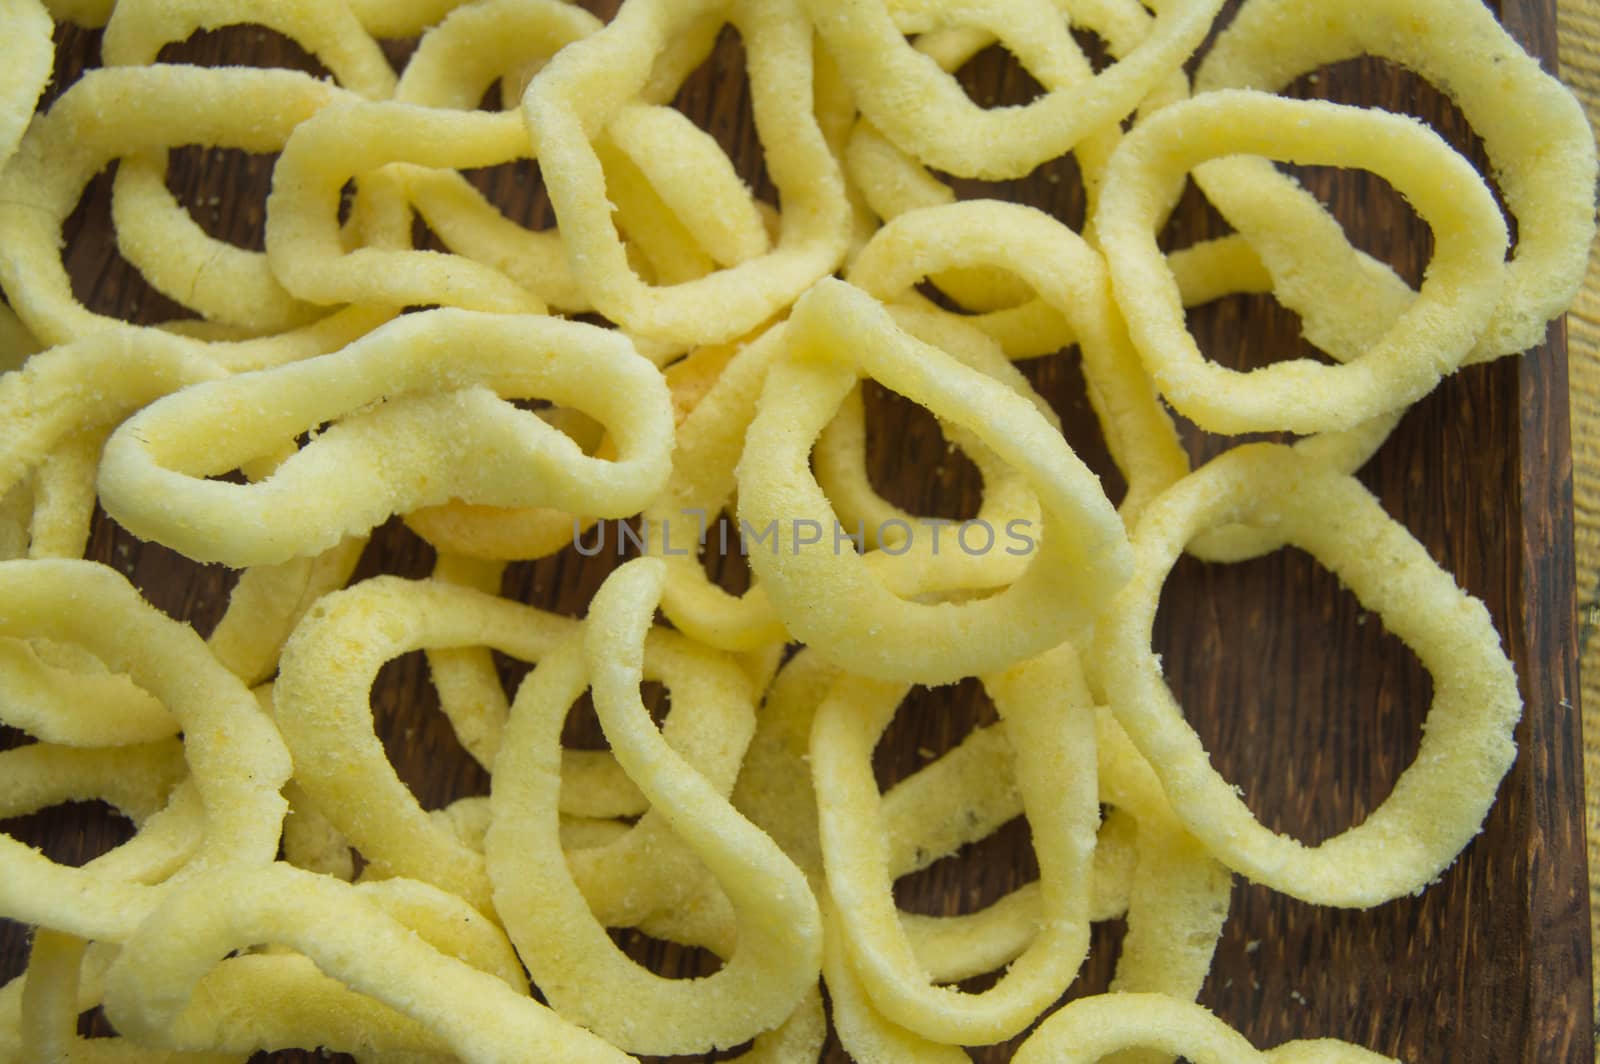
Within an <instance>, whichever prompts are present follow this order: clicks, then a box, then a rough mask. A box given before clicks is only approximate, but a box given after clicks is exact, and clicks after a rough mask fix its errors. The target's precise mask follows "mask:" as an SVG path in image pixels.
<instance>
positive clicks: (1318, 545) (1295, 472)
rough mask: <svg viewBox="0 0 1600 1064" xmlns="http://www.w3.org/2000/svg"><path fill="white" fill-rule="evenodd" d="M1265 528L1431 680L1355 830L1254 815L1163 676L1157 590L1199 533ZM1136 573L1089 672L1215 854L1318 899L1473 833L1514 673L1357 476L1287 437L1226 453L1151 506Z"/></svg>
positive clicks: (1364, 883) (1412, 864) (1419, 884)
mask: <svg viewBox="0 0 1600 1064" xmlns="http://www.w3.org/2000/svg"><path fill="white" fill-rule="evenodd" d="M1241 520H1242V521H1246V522H1247V523H1255V524H1267V525H1270V526H1272V527H1273V529H1274V532H1275V534H1278V535H1281V536H1282V537H1283V538H1284V540H1285V541H1286V542H1288V543H1290V544H1292V545H1294V546H1298V547H1300V548H1302V549H1304V550H1306V551H1308V552H1310V553H1311V554H1312V556H1314V557H1315V558H1317V559H1318V560H1319V561H1320V562H1322V564H1323V565H1325V566H1327V567H1328V568H1329V569H1331V570H1332V571H1333V572H1334V573H1335V574H1336V575H1338V577H1339V578H1340V580H1341V581H1342V582H1343V583H1344V584H1345V585H1346V586H1347V587H1349V588H1350V590H1351V591H1353V592H1354V593H1355V595H1356V597H1357V598H1358V599H1359V600H1360V601H1361V604H1362V606H1363V608H1364V609H1367V610H1369V611H1371V612H1374V613H1376V614H1378V615H1379V616H1380V617H1382V618H1383V621H1384V625H1385V626H1386V627H1387V628H1388V630H1389V631H1390V632H1392V633H1394V634H1395V635H1396V636H1397V637H1399V638H1400V639H1401V641H1403V642H1404V643H1406V645H1407V646H1409V647H1411V648H1412V650H1413V651H1414V652H1415V653H1416V654H1417V656H1418V658H1419V659H1420V660H1421V662H1422V664H1423V666H1424V667H1425V668H1427V669H1428V671H1429V672H1430V673H1431V674H1432V675H1433V704H1432V706H1431V707H1430V708H1429V710H1428V714H1427V716H1426V718H1425V719H1424V722H1423V734H1422V745H1421V747H1420V748H1419V750H1418V752H1417V758H1416V760H1415V761H1413V762H1412V763H1411V765H1410V766H1409V767H1407V768H1406V769H1405V771H1404V772H1403V773H1402V774H1401V776H1400V778H1399V780H1397V781H1396V783H1395V787H1394V790H1393V791H1392V792H1391V794H1390V795H1389V797H1388V798H1386V799H1385V800H1384V801H1383V802H1382V804H1380V805H1379V806H1378V807H1377V808H1376V809H1374V810H1373V811H1372V812H1371V813H1370V814H1368V816H1367V818H1366V820H1364V821H1363V822H1362V823H1361V824H1359V825H1357V826H1355V827H1352V828H1349V829H1348V830H1346V831H1345V832H1343V833H1341V834H1339V835H1336V836H1334V837H1332V838H1329V839H1327V840H1326V841H1324V842H1322V843H1321V844H1319V845H1317V846H1310V847H1308V846H1305V845H1303V844H1302V843H1300V842H1299V841H1297V840H1295V839H1292V838H1289V837H1287V836H1282V835H1276V834H1274V833H1273V832H1271V831H1270V830H1268V829H1267V828H1265V827H1263V826H1262V825H1261V824H1260V823H1259V822H1258V821H1257V820H1256V819H1255V817H1254V816H1253V815H1252V814H1251V812H1250V810H1249V809H1248V808H1247V807H1246V806H1245V804H1244V802H1243V801H1242V800H1241V799H1240V797H1239V795H1238V793H1237V792H1236V791H1235V789H1234V788H1233V787H1232V786H1231V785H1229V784H1228V783H1227V782H1226V781H1225V780H1224V779H1223V778H1222V777H1221V776H1220V775H1219V774H1218V773H1217V772H1216V770H1215V769H1214V768H1212V767H1211V763H1210V759H1209V757H1208V756H1207V754H1206V751H1205V749H1204V747H1203V746H1202V745H1201V743H1200V739H1199V736H1197V735H1196V734H1195V732H1194V729H1193V728H1192V727H1191V726H1190V725H1189V724H1187V723H1186V722H1185V721H1184V720H1183V712H1182V710H1181V709H1180V708H1179V706H1178V705H1177V703H1176V702H1175V701H1174V700H1173V697H1172V693H1171V691H1170V690H1169V689H1168V688H1167V686H1166V684H1165V682H1164V681H1163V680H1162V678H1161V666H1160V663H1159V661H1158V660H1157V659H1156V657H1155V655H1154V654H1153V653H1152V651H1151V649H1150V635H1151V629H1152V625H1153V622H1154V618H1155V612H1156V606H1157V603H1158V600H1159V598H1160V593H1161V585H1162V583H1163V582H1164V580H1165V579H1166V575H1167V573H1168V571H1169V570H1170V569H1171V567H1172V565H1173V563H1174V562H1175V561H1176V560H1177V558H1178V556H1179V554H1180V553H1181V552H1182V551H1183V548H1184V545H1185V544H1186V543H1187V542H1188V541H1189V540H1190V539H1191V538H1193V537H1194V536H1195V535H1196V534H1198V533H1199V532H1201V531H1203V530H1205V529H1207V528H1214V527H1217V526H1218V525H1221V524H1225V523H1230V522H1234V521H1241ZM1133 540H1134V551H1135V554H1136V556H1137V558H1138V563H1137V568H1136V570H1135V576H1134V579H1133V581H1132V582H1131V583H1130V584H1129V585H1128V586H1127V588H1125V589H1124V591H1123V592H1122V593H1121V594H1120V595H1119V596H1118V599H1117V602H1116V603H1115V604H1114V606H1113V607H1112V610H1111V612H1109V613H1108V614H1107V615H1106V620H1105V621H1104V623H1103V627H1102V629H1101V631H1100V633H1099V637H1100V643H1099V648H1100V653H1099V661H1098V667H1099V680H1100V682H1101V683H1102V684H1103V685H1104V689H1105V692H1106V695H1107V697H1108V699H1109V701H1110V704H1111V707H1112V709H1113V710H1115V712H1116V715H1117V719H1118V721H1120V722H1121V724H1122V725H1123V727H1124V728H1126V729H1127V732H1128V735H1129V737H1130V738H1132V740H1133V741H1134V743H1135V744H1136V745H1137V746H1138V748H1139V751H1140V752H1141V753H1142V754H1144V756H1145V757H1146V758H1147V759H1148V760H1149V762H1150V765H1151V766H1152V767H1153V768H1154V769H1155V771H1156V774H1157V775H1158V776H1159V777H1160V779H1161V785H1162V787H1163V788H1164V789H1165V790H1166V792H1167V797H1168V799H1169V801H1170V802H1171V805H1172V809H1173V811H1174V812H1175V813H1176V814H1177V816H1178V817H1179V819H1180V820H1182V821H1183V824H1184V826H1185V827H1186V828H1188V829H1189V831H1190V832H1192V833H1193V834H1194V835H1195V837H1196V838H1198V839H1199V840H1200V841H1201V842H1203V843H1204V844H1205V846H1206V848H1207V849H1208V850H1210V851H1211V854H1212V855H1213V856H1214V857H1215V858H1216V859H1217V860H1219V861H1221V862H1222V863H1223V864H1225V865H1227V866H1228V867H1229V868H1231V869H1233V870H1234V871H1236V872H1240V873H1242V874H1243V875H1245V876H1248V877H1249V878H1250V879H1252V880H1255V881H1256V882H1258V883H1262V884H1264V885H1266V886H1269V887H1271V888H1272V889H1274V890H1277V891H1281V892H1282V893H1285V894H1289V895H1291V896H1293V897H1296V898H1300V899H1302V900H1304V901H1309V902H1312V903H1314V904H1319V905H1335V906H1345V907H1366V906H1371V905H1377V904H1380V903H1382V902H1385V901H1388V900H1390V899H1391V898H1396V897H1399V896H1400V895H1402V894H1406V893H1410V892H1413V891H1417V890H1421V889H1422V888H1423V887H1425V886H1426V885H1427V884H1428V883H1430V882H1432V881H1433V879H1434V878H1435V877H1436V876H1438V874H1439V873H1440V872H1441V871H1443V870H1444V868H1445V867H1446V866H1447V865H1449V864H1450V862H1451V861H1453V860H1454V859H1455V857H1456V855H1457V854H1459V853H1460V851H1461V849H1462V848H1463V847H1464V846H1466V844H1467V843H1468V842H1469V841H1471V839H1472V837H1473V836H1474V835H1476V834H1477V833H1478V831H1479V830H1480V828H1481V827H1482V824H1483V818H1484V814H1485V813H1486V812H1487V811H1488V808H1489V805H1490V803H1491V802H1492V801H1493V800H1494V793H1495V789H1496V788H1497V787H1498V785H1499V783H1500V779H1501V777H1503V776H1504V775H1505V773H1506V771H1507V770H1508V769H1509V768H1510V766H1511V762H1512V760H1513V758H1514V757H1515V756H1516V744H1515V743H1514V742H1513V740H1512V735H1511V733H1512V729H1513V728H1514V727H1515V726H1516V723H1517V720H1518V718H1519V717H1520V715H1521V712H1522V701H1521V698H1520V696H1519V695H1518V693H1517V682H1516V675H1515V673H1514V672H1513V671H1512V668H1511V663H1510V662H1509V661H1507V660H1506V657H1505V654H1504V652H1503V651H1502V650H1501V648H1500V639H1499V636H1498V635H1497V634H1496V632H1495V630H1494V625H1493V623H1492V622H1491V621H1490V619H1489V615H1488V612H1487V611H1486V610H1485V609H1484V608H1483V604H1482V603H1480V602H1479V601H1478V600H1476V599H1474V598H1472V597H1470V596H1469V595H1467V594H1466V592H1464V591H1462V590H1461V589H1460V588H1458V587H1457V586H1456V584H1455V581H1454V580H1452V579H1451V577H1450V575H1449V574H1448V573H1446V572H1445V571H1444V570H1442V569H1440V568H1439V567H1438V566H1437V565H1436V564H1435V563H1434V561H1433V559H1432V558H1431V557H1430V556H1429V555H1428V552H1427V551H1426V550H1425V549H1424V548H1423V547H1422V546H1421V545H1420V544H1419V543H1418V542H1417V541H1416V540H1415V539H1414V538H1412V536H1411V534H1410V533H1409V532H1407V531H1406V530H1405V528H1404V527H1402V526H1401V525H1399V524H1397V523H1396V522H1395V521H1394V520H1392V519H1391V518H1390V517H1389V516H1388V515H1387V514H1385V513H1384V512H1383V508H1382V507H1381V506H1380V505H1379V503H1378V501H1377V500H1376V499H1375V498H1373V497H1372V496H1371V495H1370V494H1369V493H1368V492H1367V491H1366V489H1365V488H1363V487H1362V486H1361V484H1360V483H1359V482H1358V481H1356V480H1355V479H1354V478H1352V477H1349V476H1346V475H1344V474H1340V473H1338V472H1335V471H1333V470H1331V469H1328V468H1327V467H1326V466H1323V465H1322V464H1320V463H1318V462H1315V461H1313V460H1311V459H1307V458H1304V457H1303V456H1300V455H1298V454H1296V453H1295V452H1294V451H1293V450H1291V449H1289V448H1285V447H1281V446H1272V445H1262V444H1252V445H1247V446H1244V447H1239V448H1236V449H1234V450H1232V451H1229V452H1227V453H1226V454H1224V455H1222V456H1221V457H1220V458H1217V459H1215V460H1214V461H1212V462H1211V463H1209V464H1208V465H1206V466H1205V467H1204V468H1202V469H1200V470H1199V471H1197V472H1195V473H1193V474H1191V475H1190V476H1188V477H1186V478H1185V479H1183V480H1182V481H1180V482H1179V483H1177V484H1176V485H1174V486H1173V487H1172V488H1171V489H1169V490H1168V491H1167V492H1165V493H1164V494H1162V495H1161V496H1160V497H1159V498H1157V500H1156V501H1155V502H1153V503H1151V505H1150V507H1149V509H1147V510H1146V512H1145V516H1144V517H1143V518H1141V520H1140V522H1139V525H1138V527H1137V528H1136V529H1135V530H1134V537H1133Z"/></svg>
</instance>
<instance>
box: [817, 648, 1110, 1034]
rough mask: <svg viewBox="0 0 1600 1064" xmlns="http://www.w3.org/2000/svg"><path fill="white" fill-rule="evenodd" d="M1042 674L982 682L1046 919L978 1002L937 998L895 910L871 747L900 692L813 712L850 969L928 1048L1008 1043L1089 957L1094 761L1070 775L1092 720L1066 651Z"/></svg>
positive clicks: (823, 809)
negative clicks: (1002, 736) (1021, 813)
mask: <svg viewBox="0 0 1600 1064" xmlns="http://www.w3.org/2000/svg"><path fill="white" fill-rule="evenodd" d="M1047 661H1048V664H1046V663H1045V662H1044V661H1039V662H1033V663H1030V664H1029V665H1027V666H1024V667H1023V668H1022V669H1019V670H1018V671H1017V672H1016V673H1015V674H1007V675H1004V676H996V677H990V678H988V679H986V681H985V686H986V687H987V688H989V690H990V691H991V694H992V695H993V697H994V701H995V706H996V708H997V709H998V710H999V712H1000V714H1001V717H1002V719H1003V720H1004V721H1005V722H1006V731H1007V736H1008V737H1009V738H1010V739H1011V748H1012V751H1013V754H1014V757H1015V766H1016V775H1017V788H1018V790H1019V791H1020V793H1021V795H1022V803H1023V808H1024V810H1025V811H1026V814H1027V816H1028V820H1029V822H1030V824H1031V826H1032V828H1033V847H1034V852H1035V853H1036V854H1037V855H1038V858H1039V870H1040V880H1039V882H1040V885H1041V889H1042V902H1043V904H1042V908H1043V917H1042V920H1041V923H1040V931H1039V935H1038V936H1037V937H1036V938H1035V939H1034V940H1033V942H1032V943H1031V944H1030V945H1029V946H1028V948H1027V949H1026V950H1024V951H1023V953H1022V955H1021V956H1020V957H1018V958H1017V959H1016V960H1015V961H1013V962H1012V963H1011V965H1010V966H1009V967H1008V968H1007V971H1006V974H1005V975H1004V976H1003V977H1002V978H1001V980H1000V982H998V983H996V984H995V986H994V987H993V988H992V989H990V990H986V991H984V992H983V993H981V994H966V993H962V992H960V991H958V990H955V989H951V988H946V987H938V986H935V985H933V983H932V980H931V979H930V978H929V976H928V974H927V973H926V972H925V971H923V970H921V967H920V965H919V964H918V963H917V960H916V956H915V954H914V953H913V951H912V949H911V944H910V942H909V940H908V939H907V938H906V935H905V932H904V930H903V928H902V926H901V923H900V919H899V915H898V913H897V911H896V909H895V907H894V898H893V894H892V892H891V890H890V887H891V885H892V882H893V880H892V877H891V874H890V865H889V841H888V836H887V832H886V831H885V830H884V822H883V818H882V812H881V803H882V798H881V796H880V795H879V794H878V790H877V784H876V783H875V782H874V780H873V776H872V748H873V746H874V745H875V744H876V742H877V739H878V738H879V736H880V735H881V734H882V732H883V729H884V728H885V727H886V726H887V724H888V723H889V719H890V718H891V717H892V716H893V715H894V710H895V707H896V706H897V705H898V704H899V702H900V700H901V698H902V697H903V696H904V693H905V692H904V688H903V687H900V686H898V685H892V684H883V683H869V682H866V681H861V680H844V681H841V682H840V683H839V684H836V685H835V687H834V688H833V690H832V691H831V692H830V693H829V696H828V698H827V699H826V700H825V701H824V702H823V703H822V706H821V707H820V708H819V709H818V710H817V718H816V724H815V725H814V727H813V729H812V735H811V765H812V771H813V773H814V783H815V786H816V789H817V810H818V820H819V823H820V827H821V833H822V853H823V860H824V864H825V867H826V870H827V877H828V887H829V893H830V895H831V896H832V898H833V901H834V904H835V906H836V911H837V913H838V917H839V923H840V926H841V928H842V929H843V930H844V932H845V935H846V942H847V945H848V948H849V952H850V959H851V963H852V966H853V968H854V970H855V972H856V974H857V977H858V978H860V979H861V980H862V982H863V983H864V985H865V986H866V989H867V992H868V994H869V995H870V996H871V998H872V1001H873V1003H874V1004H875V1005H876V1006H877V1008H878V1009H880V1010H881V1011H882V1012H883V1013H884V1015H885V1016H887V1017H888V1018H889V1019H891V1020H892V1021H893V1022H895V1023H897V1024H899V1025H901V1026H903V1027H905V1028H907V1029H908V1030H911V1031H914V1032H915V1033H917V1034H919V1035H921V1036H922V1037H925V1038H929V1039H932V1040H935V1041H940V1042H946V1043H952V1044H964V1045H988V1044H990V1043H994V1042H999V1041H1003V1040H1004V1039H1007V1038H1010V1037H1011V1036H1012V1035H1014V1034H1016V1033H1017V1032H1019V1031H1021V1030H1022V1029H1023V1028H1025V1027H1027V1026H1028V1024H1030V1023H1032V1022H1033V1020H1034V1019H1035V1018H1036V1017H1037V1016H1038V1015H1039V1014H1040V1013H1041V1012H1042V1011H1044V1009H1045V1008H1047V1007H1048V1006H1049V1005H1050V1003H1051V1002H1053V1001H1055V1000H1056V999H1057V998H1059V997H1060V996H1061V995H1062V994H1063V993H1065V992H1066V988H1067V986H1068V985H1069V984H1070V983H1071V982H1072V980H1073V979H1074V978H1075V977H1076V976H1077V973H1078V967H1079V966H1080V965H1081V964H1082V963H1083V958H1084V955H1085V954H1086V953H1087V951H1088V948H1089V921H1088V907H1089V900H1090V899H1089V894H1090V871H1091V868H1092V866H1093V861H1092V858H1093V853H1094V846H1095V831H1096V828H1097V827H1098V823H1099V806H1098V805H1097V801H1098V788H1097V786H1096V779H1095V772H1094V762H1093V761H1091V760H1089V759H1088V758H1087V757H1086V756H1085V757H1080V758H1078V762H1077V763H1078V765H1079V766H1081V767H1080V769H1079V770H1078V771H1076V772H1072V771H1068V772H1065V773H1063V766H1064V765H1065V764H1067V763H1068V762H1069V761H1071V760H1072V759H1073V758H1074V756H1075V755H1077V754H1087V752H1089V751H1092V750H1093V748H1094V739H1095V724H1094V710H1093V704H1092V699H1091V698H1090V696H1089V692H1088V688H1087V686H1085V684H1084V683H1083V679H1082V676H1081V675H1080V673H1079V671H1078V667H1077V661H1076V654H1075V653H1074V652H1073V651H1072V650H1071V648H1070V647H1062V648H1060V649H1058V650H1056V651H1053V652H1052V653H1051V654H1050V655H1048V656H1047ZM1063 792H1065V793H1063Z"/></svg>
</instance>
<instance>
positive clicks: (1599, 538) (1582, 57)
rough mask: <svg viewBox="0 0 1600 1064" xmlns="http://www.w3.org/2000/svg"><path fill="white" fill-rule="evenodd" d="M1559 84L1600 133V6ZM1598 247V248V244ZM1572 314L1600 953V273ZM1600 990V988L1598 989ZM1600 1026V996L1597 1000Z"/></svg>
mask: <svg viewBox="0 0 1600 1064" xmlns="http://www.w3.org/2000/svg"><path fill="white" fill-rule="evenodd" d="M1557 17H1558V20H1559V21H1558V26H1559V31H1560V38H1561V76H1562V78H1563V80H1565V81H1566V83H1567V84H1568V85H1570V86H1571V87H1572V89H1573V90H1574V91H1575V92H1577V94H1578V96H1579V98H1581V99H1582V100H1583V105H1584V108H1585V110H1587V111H1588V112H1589V122H1590V124H1591V125H1595V126H1600V0H1562V2H1561V3H1560V4H1559V5H1558V7H1557ZM1596 243H1597V244H1600V241H1597V242H1596ZM1596 261H1597V260H1596V258H1594V257H1591V258H1590V260H1589V276H1588V280H1587V281H1586V282H1585V284H1584V286H1583V291H1582V293H1581V294H1580V295H1579V296H1578V302H1577V304H1576V305H1575V306H1574V307H1573V308H1572V314H1571V316H1570V319H1569V323H1568V332H1567V336H1568V343H1569V359H1570V366H1571V368H1570V373H1571V378H1572V379H1571V388H1570V390H1569V394H1570V395H1571V397H1572V475H1573V489H1574V514H1573V518H1574V521H1573V525H1574V533H1573V534H1574V536H1575V537H1576V539H1577V548H1578V596H1577V598H1578V609H1579V611H1580V617H1581V622H1582V623H1581V626H1580V628H1579V634H1578V639H1579V649H1580V653H1581V655H1582V659H1581V663H1580V669H1581V673H1582V680H1583V774H1584V780H1585V802H1584V806H1585V818H1586V826H1587V829H1588V838H1589V911H1590V921H1591V924H1590V928H1591V933H1592V934H1593V941H1595V942H1596V944H1597V945H1600V876H1597V874H1596V873H1597V871H1600V267H1597V266H1596ZM1596 986H1597V987H1600V983H1597V984H1596ZM1595 1018H1596V1024H1597V1026H1600V989H1597V990H1596V995H1595Z"/></svg>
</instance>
